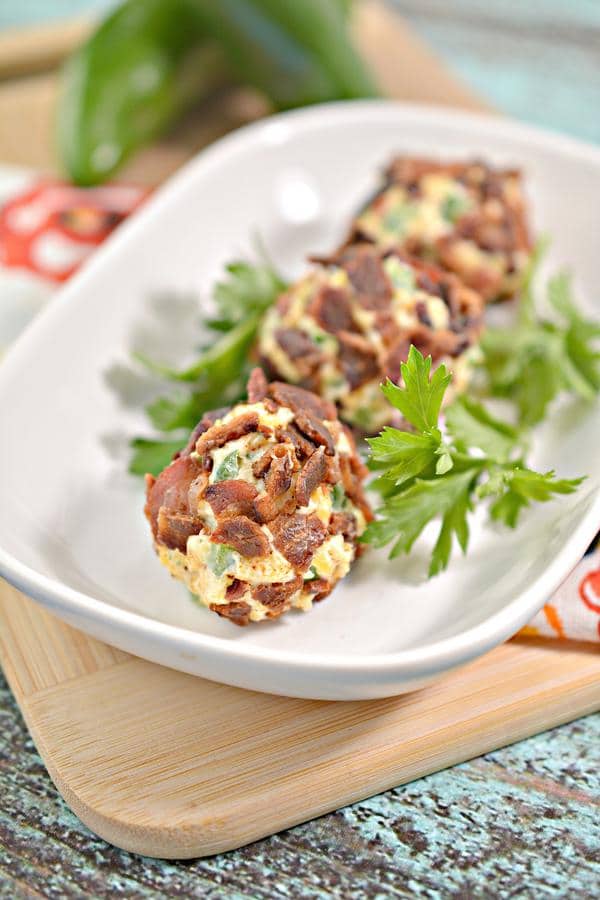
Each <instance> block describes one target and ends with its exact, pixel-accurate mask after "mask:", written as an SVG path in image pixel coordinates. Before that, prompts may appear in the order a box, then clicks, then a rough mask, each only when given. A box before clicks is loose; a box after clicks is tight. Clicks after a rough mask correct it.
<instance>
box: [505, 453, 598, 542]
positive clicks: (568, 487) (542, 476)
mask: <svg viewBox="0 0 600 900" xmlns="http://www.w3.org/2000/svg"><path fill="white" fill-rule="evenodd" d="M583 480H584V479H583V478H571V479H565V478H563V479H560V478H556V477H555V475H554V472H545V473H541V472H534V471H533V470H532V469H521V468H518V467H516V468H514V469H513V470H512V471H509V472H505V473H504V479H503V482H502V483H501V484H500V485H499V490H498V493H499V494H500V496H499V497H498V499H497V500H496V501H495V502H494V503H493V504H492V506H491V508H490V515H491V517H492V519H496V520H498V521H501V522H504V524H505V525H508V527H509V528H514V527H515V526H516V524H517V522H518V519H519V515H520V513H521V510H523V509H525V507H527V506H529V505H530V503H531V502H532V501H536V502H538V503H547V502H548V501H549V500H552V499H553V497H554V496H555V495H556V494H572V493H573V492H574V491H576V490H577V488H578V487H579V485H580V484H581V483H582V481H583Z"/></svg>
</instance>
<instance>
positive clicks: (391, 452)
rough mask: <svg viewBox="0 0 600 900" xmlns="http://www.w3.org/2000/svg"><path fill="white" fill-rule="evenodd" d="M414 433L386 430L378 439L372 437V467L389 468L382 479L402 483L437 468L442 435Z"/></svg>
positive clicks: (370, 442) (369, 441)
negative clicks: (437, 455)
mask: <svg viewBox="0 0 600 900" xmlns="http://www.w3.org/2000/svg"><path fill="white" fill-rule="evenodd" d="M435 431H436V432H437V434H429V433H427V434H413V433H412V432H409V431H400V430H399V429H398V428H388V427H386V428H384V429H383V431H382V433H381V434H380V435H379V436H378V437H374V438H369V439H368V443H369V445H370V447H371V462H372V463H373V465H372V468H381V467H382V466H383V465H384V466H385V468H386V472H385V475H384V476H383V477H384V478H386V479H387V480H388V481H393V482H394V484H398V485H399V484H403V483H404V482H405V481H408V480H409V479H410V478H414V477H416V476H417V475H420V474H421V473H422V472H424V471H425V470H429V469H431V468H432V467H435V466H436V465H437V459H436V453H437V451H438V449H439V447H440V443H441V434H440V432H439V431H438V430H437V428H436V429H435Z"/></svg>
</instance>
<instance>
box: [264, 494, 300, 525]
mask: <svg viewBox="0 0 600 900" xmlns="http://www.w3.org/2000/svg"><path fill="white" fill-rule="evenodd" d="M295 509H296V501H295V499H294V497H292V495H291V494H289V493H284V494H280V495H279V497H272V496H271V495H270V494H263V496H262V497H259V498H258V499H257V500H255V501H254V518H255V519H256V521H257V522H260V523H261V524H263V525H265V524H266V523H267V522H272V521H273V519H276V518H277V516H280V515H289V514H290V513H293V512H294V510H295Z"/></svg>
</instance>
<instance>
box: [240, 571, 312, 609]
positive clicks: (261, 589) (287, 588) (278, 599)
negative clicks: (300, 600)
mask: <svg viewBox="0 0 600 900" xmlns="http://www.w3.org/2000/svg"><path fill="white" fill-rule="evenodd" d="M302 584H303V580H302V578H301V577H300V576H297V577H296V578H292V580H291V581H283V582H279V583H277V584H259V585H258V587H255V588H254V589H253V591H252V596H253V597H254V599H255V600H258V602H259V603H262V604H263V606H268V607H269V609H270V610H272V611H273V612H276V613H280V612H282V611H283V607H284V606H286V605H287V604H288V603H289V600H290V597H292V596H293V595H294V594H295V593H296V591H299V590H300V589H301V588H302Z"/></svg>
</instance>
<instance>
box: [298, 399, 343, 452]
mask: <svg viewBox="0 0 600 900" xmlns="http://www.w3.org/2000/svg"><path fill="white" fill-rule="evenodd" d="M296 425H297V426H298V428H299V429H300V431H301V432H302V433H303V434H305V435H307V437H309V438H310V439H311V441H314V442H315V444H322V445H323V446H324V447H325V453H327V455H328V456H333V455H334V453H335V444H334V443H333V438H332V436H331V432H330V431H329V429H328V428H327V427H326V426H325V425H323V424H322V423H321V422H320V421H319V420H318V419H317V418H316V416H314V415H312V414H311V413H309V412H305V411H304V410H300V411H298V412H297V413H296Z"/></svg>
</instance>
